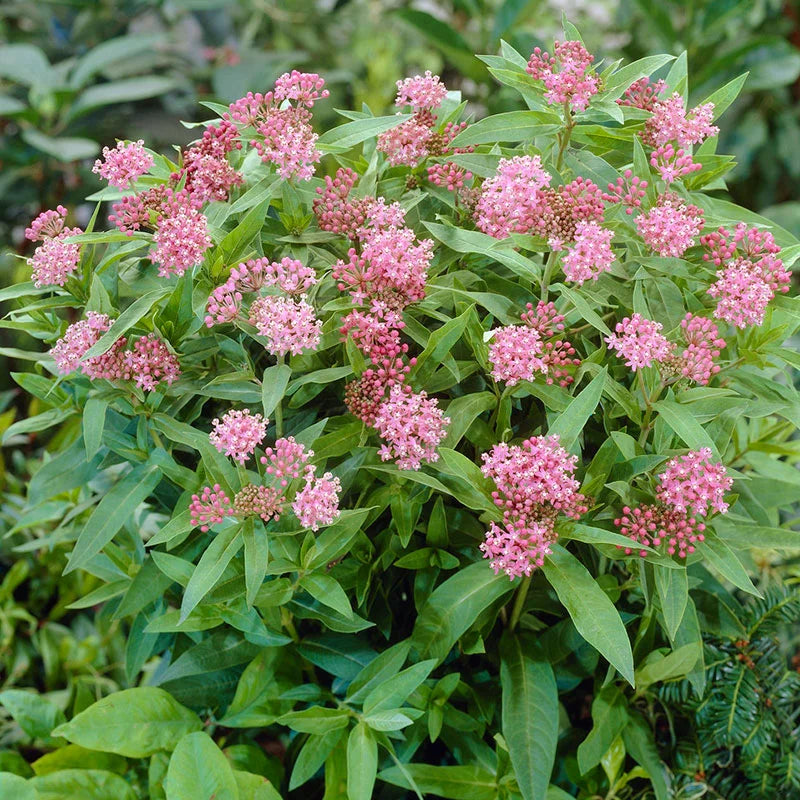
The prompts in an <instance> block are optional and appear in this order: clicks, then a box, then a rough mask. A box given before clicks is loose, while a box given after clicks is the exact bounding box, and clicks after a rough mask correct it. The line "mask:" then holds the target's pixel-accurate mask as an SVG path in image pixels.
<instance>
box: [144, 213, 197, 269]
mask: <svg viewBox="0 0 800 800" xmlns="http://www.w3.org/2000/svg"><path fill="white" fill-rule="evenodd" d="M154 241H155V244H156V247H155V249H154V250H152V251H151V252H150V253H149V258H150V260H151V261H152V262H154V263H156V264H158V274H159V276H160V277H162V278H168V277H169V276H170V275H178V276H180V275H183V274H184V273H185V272H186V270H189V269H192V268H193V267H195V266H196V265H197V264H199V263H201V262H202V260H203V258H204V254H205V252H206V250H208V248H209V247H211V237H210V236H209V235H208V223H207V221H206V218H205V216H203V214H201V213H200V212H199V211H197V210H195V209H191V208H185V209H182V210H180V211H179V212H178V213H176V214H174V215H170V216H163V217H161V218H160V219H159V222H158V229H157V230H156V234H155V237H154Z"/></svg>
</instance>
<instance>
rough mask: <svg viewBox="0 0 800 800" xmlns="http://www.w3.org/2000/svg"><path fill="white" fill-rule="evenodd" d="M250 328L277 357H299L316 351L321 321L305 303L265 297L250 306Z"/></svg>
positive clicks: (289, 299) (288, 298) (276, 297)
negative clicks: (251, 327)
mask: <svg viewBox="0 0 800 800" xmlns="http://www.w3.org/2000/svg"><path fill="white" fill-rule="evenodd" d="M249 320H250V324H251V325H253V326H254V327H255V328H256V330H257V331H258V334H259V336H264V337H265V338H266V339H267V344H266V348H267V350H269V352H270V353H273V354H274V355H276V356H284V355H286V354H287V353H291V354H292V355H299V354H300V353H302V352H303V351H304V350H316V349H317V347H318V346H319V340H320V336H321V331H322V321H321V320H319V319H317V316H316V313H315V312H314V309H313V308H312V306H310V305H309V304H308V303H307V302H306V301H305V300H304V299H302V298H301V299H300V300H295V299H294V298H292V297H283V296H276V295H267V296H265V297H258V298H256V299H255V300H254V301H253V302H252V304H251V305H250V317H249Z"/></svg>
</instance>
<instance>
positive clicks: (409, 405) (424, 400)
mask: <svg viewBox="0 0 800 800" xmlns="http://www.w3.org/2000/svg"><path fill="white" fill-rule="evenodd" d="M449 424H450V419H449V418H448V417H445V416H444V414H443V413H442V411H441V409H440V408H439V402H438V400H436V398H428V395H427V394H426V393H425V392H420V393H419V394H416V393H413V392H406V391H404V390H403V387H401V386H400V385H399V384H395V385H394V386H392V388H391V390H390V392H389V399H388V400H386V402H384V403H383V404H382V405H381V406H380V408H379V409H378V413H377V416H376V419H375V428H376V429H377V430H378V433H379V434H380V436H381V438H382V439H383V441H384V444H383V446H382V447H381V448H380V451H379V452H380V456H381V460H383V461H389V460H390V459H394V460H395V462H396V463H397V466H398V467H399V468H400V469H413V470H418V469H419V468H420V467H421V466H422V462H423V461H428V462H434V461H438V460H439V454H438V453H437V452H436V448H437V447H438V446H439V444H440V442H441V441H442V439H444V437H445V433H446V429H447V426H448V425H449Z"/></svg>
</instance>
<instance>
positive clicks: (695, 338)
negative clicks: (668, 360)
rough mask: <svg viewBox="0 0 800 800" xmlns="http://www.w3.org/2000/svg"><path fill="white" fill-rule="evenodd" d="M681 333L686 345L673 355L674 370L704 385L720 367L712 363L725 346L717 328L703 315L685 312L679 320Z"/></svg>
mask: <svg viewBox="0 0 800 800" xmlns="http://www.w3.org/2000/svg"><path fill="white" fill-rule="evenodd" d="M681 333H682V335H683V339H684V341H685V342H686V347H685V348H684V350H683V352H682V353H681V354H680V356H676V357H675V364H676V371H677V373H678V374H679V375H680V376H681V377H683V378H688V379H689V380H692V381H694V382H695V383H699V384H700V385H701V386H706V385H707V384H708V382H709V381H710V380H711V377H712V376H713V375H716V374H717V373H718V372H719V370H720V367H719V365H718V364H715V363H714V359H716V358H719V355H720V353H721V351H722V349H723V348H724V347H725V340H724V339H722V338H720V335H719V328H718V327H717V326H716V325H715V324H714V323H713V322H712V321H711V320H710V319H706V318H705V317H698V316H695V315H694V314H687V315H686V317H685V318H684V319H682V320H681Z"/></svg>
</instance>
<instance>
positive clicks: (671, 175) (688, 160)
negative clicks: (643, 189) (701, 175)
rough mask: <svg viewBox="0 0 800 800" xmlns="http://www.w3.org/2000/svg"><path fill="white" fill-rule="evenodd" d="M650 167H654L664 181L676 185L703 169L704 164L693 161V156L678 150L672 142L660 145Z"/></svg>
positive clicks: (653, 155) (651, 157) (652, 155)
mask: <svg viewBox="0 0 800 800" xmlns="http://www.w3.org/2000/svg"><path fill="white" fill-rule="evenodd" d="M650 166H652V167H654V168H655V169H656V170H657V171H658V173H659V175H661V178H662V180H663V181H664V182H665V183H667V184H670V183H674V182H675V181H678V180H680V179H681V178H683V177H684V176H685V175H691V174H692V173H693V172H697V171H698V170H700V169H702V168H703V165H702V164H699V163H697V162H696V161H694V160H693V159H692V154H691V153H688V152H686V151H685V150H683V148H681V149H679V150H676V149H675V148H674V147H673V146H672V144H671V143H670V142H667V144H660V145H659V146H658V147H656V149H655V150H653V152H652V154H651V155H650Z"/></svg>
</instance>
